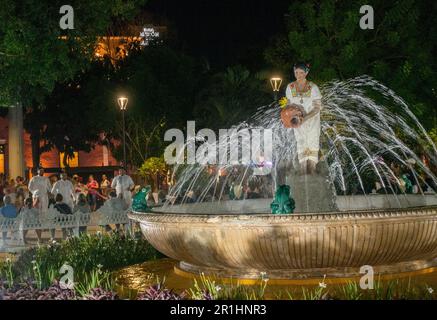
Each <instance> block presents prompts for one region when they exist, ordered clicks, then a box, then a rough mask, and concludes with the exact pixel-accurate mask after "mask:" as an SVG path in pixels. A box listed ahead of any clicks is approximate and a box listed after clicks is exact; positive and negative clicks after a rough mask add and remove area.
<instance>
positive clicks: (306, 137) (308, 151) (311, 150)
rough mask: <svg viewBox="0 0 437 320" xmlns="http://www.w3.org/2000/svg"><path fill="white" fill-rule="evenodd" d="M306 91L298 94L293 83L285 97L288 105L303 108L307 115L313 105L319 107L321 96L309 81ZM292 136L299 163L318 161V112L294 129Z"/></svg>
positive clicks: (288, 87) (317, 88)
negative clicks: (293, 104) (294, 140)
mask: <svg viewBox="0 0 437 320" xmlns="http://www.w3.org/2000/svg"><path fill="white" fill-rule="evenodd" d="M306 89H307V90H306V91H304V92H298V91H297V88H296V84H295V82H292V83H290V84H288V85H287V89H286V90H285V95H286V97H287V99H288V103H289V104H291V103H295V104H298V105H301V106H303V108H304V109H305V112H306V113H309V112H310V111H311V110H312V109H313V108H314V104H319V105H320V99H321V98H322V95H321V93H320V90H319V87H317V85H316V84H314V83H313V82H311V81H308V84H307V87H306ZM293 130H294V136H295V138H296V144H297V156H298V159H299V162H300V163H301V162H304V161H307V160H312V161H314V162H316V163H317V162H318V161H319V148H320V147H319V140H320V112H319V113H317V114H316V115H314V116H313V117H312V118H310V119H308V120H306V121H305V122H304V123H302V125H301V126H300V127H299V128H295V129H293Z"/></svg>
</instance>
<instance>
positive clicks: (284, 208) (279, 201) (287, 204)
mask: <svg viewBox="0 0 437 320" xmlns="http://www.w3.org/2000/svg"><path fill="white" fill-rule="evenodd" d="M270 208H271V211H272V213H273V214H286V213H293V211H294V209H295V208H296V206H295V202H294V199H293V198H292V197H291V195H290V186H288V185H281V186H279V187H278V189H277V190H276V192H275V198H274V199H273V201H272V203H271V204H270Z"/></svg>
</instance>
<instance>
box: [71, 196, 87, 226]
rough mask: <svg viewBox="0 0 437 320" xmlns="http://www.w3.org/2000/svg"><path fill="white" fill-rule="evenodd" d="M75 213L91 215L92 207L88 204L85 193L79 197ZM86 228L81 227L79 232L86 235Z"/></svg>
mask: <svg viewBox="0 0 437 320" xmlns="http://www.w3.org/2000/svg"><path fill="white" fill-rule="evenodd" d="M73 213H91V207H90V205H89V204H88V201H87V199H86V196H85V195H84V194H83V193H80V194H79V197H78V198H77V202H76V204H75V205H74V209H73ZM86 228H87V227H86V226H83V227H79V232H80V233H85V232H86Z"/></svg>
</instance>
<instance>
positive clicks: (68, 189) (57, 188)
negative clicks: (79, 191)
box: [51, 172, 75, 210]
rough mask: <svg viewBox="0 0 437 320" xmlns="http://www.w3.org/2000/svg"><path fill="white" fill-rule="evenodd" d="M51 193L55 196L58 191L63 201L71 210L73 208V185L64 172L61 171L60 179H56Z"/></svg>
mask: <svg viewBox="0 0 437 320" xmlns="http://www.w3.org/2000/svg"><path fill="white" fill-rule="evenodd" d="M51 192H52V194H53V196H55V197H56V195H57V194H58V193H60V194H61V195H62V198H63V199H64V200H63V201H64V203H66V204H67V205H68V206H69V207H70V208H71V209H72V210H73V208H74V195H75V194H74V187H73V184H72V183H71V181H70V180H68V175H67V173H66V172H62V173H61V179H60V180H58V181H56V182H55V184H54V185H53V187H52V191H51Z"/></svg>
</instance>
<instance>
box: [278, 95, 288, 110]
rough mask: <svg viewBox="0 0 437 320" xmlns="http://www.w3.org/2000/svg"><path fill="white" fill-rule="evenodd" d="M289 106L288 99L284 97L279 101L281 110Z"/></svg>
mask: <svg viewBox="0 0 437 320" xmlns="http://www.w3.org/2000/svg"><path fill="white" fill-rule="evenodd" d="M287 104H288V99H287V97H282V98H281V99H279V106H280V107H281V108H285V107H286V106H287Z"/></svg>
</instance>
